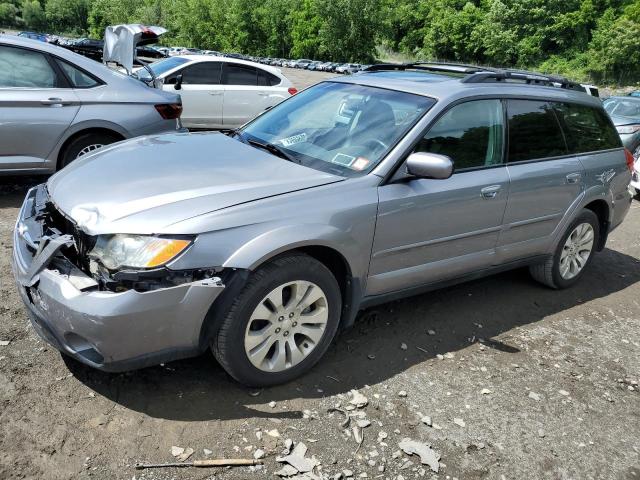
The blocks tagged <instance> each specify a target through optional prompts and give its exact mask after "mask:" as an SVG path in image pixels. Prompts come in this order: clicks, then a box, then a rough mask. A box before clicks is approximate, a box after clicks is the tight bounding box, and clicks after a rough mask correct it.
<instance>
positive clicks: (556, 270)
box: [529, 209, 600, 289]
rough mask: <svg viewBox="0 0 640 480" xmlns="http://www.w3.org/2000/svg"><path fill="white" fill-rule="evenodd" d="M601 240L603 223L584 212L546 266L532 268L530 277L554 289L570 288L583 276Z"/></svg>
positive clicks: (586, 211) (539, 265)
mask: <svg viewBox="0 0 640 480" xmlns="http://www.w3.org/2000/svg"><path fill="white" fill-rule="evenodd" d="M598 238H600V223H599V222H598V217H597V215H596V214H595V213H593V212H592V211H591V210H587V209H584V210H582V212H580V215H578V217H577V218H576V219H575V220H574V221H573V222H571V224H570V225H569V227H568V228H567V230H566V232H565V234H564V236H563V237H562V239H561V240H560V242H559V244H558V247H557V248H556V252H555V254H554V255H553V257H550V258H549V259H548V260H547V261H546V262H544V263H540V264H536V265H532V266H531V267H529V271H530V272H531V276H532V277H533V278H534V279H535V280H537V281H538V282H540V283H542V284H544V285H547V286H548V287H551V288H557V289H561V288H568V287H570V286H571V285H573V284H574V283H576V282H577V281H578V280H579V279H580V277H582V275H583V274H584V271H585V269H586V268H587V265H589V263H590V262H591V258H592V257H593V253H594V251H595V249H596V246H597V241H598Z"/></svg>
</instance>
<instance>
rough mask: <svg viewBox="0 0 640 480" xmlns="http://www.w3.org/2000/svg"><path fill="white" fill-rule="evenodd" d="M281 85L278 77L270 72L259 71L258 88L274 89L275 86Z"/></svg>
mask: <svg viewBox="0 0 640 480" xmlns="http://www.w3.org/2000/svg"><path fill="white" fill-rule="evenodd" d="M279 83H280V79H279V78H278V77H276V76H275V75H273V74H271V73H269V72H265V71H264V70H260V69H258V86H261V87H273V86H274V85H278V84H279Z"/></svg>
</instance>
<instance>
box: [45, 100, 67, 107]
mask: <svg viewBox="0 0 640 480" xmlns="http://www.w3.org/2000/svg"><path fill="white" fill-rule="evenodd" d="M40 103H41V104H42V105H51V106H54V107H55V106H57V107H61V106H63V105H69V104H70V103H71V102H65V101H64V100H62V99H61V98H47V99H45V100H40Z"/></svg>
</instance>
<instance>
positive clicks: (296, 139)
mask: <svg viewBox="0 0 640 480" xmlns="http://www.w3.org/2000/svg"><path fill="white" fill-rule="evenodd" d="M306 141H307V134H306V133H300V134H298V135H293V136H292V137H287V138H283V139H282V140H280V143H282V145H284V146H285V147H290V146H292V145H295V144H296V143H304V142H306Z"/></svg>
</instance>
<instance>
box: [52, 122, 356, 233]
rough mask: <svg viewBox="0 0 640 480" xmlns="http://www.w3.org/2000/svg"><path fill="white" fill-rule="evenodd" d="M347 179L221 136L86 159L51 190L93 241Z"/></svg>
mask: <svg viewBox="0 0 640 480" xmlns="http://www.w3.org/2000/svg"><path fill="white" fill-rule="evenodd" d="M341 180H343V178H342V177H339V176H335V175H331V174H328V173H323V172H320V171H317V170H314V169H311V168H307V167H303V166H301V165H298V164H295V163H292V162H289V161H287V160H284V159H282V158H279V157H276V156H274V155H271V154H270V153H268V152H265V151H262V150H260V149H256V148H254V147H251V146H249V145H246V144H244V143H242V142H240V141H238V140H235V139H232V138H229V137H227V136H226V135H223V134H220V133H198V134H179V133H176V134H167V135H158V136H149V137H140V138H136V139H133V140H128V141H125V142H121V143H118V144H115V145H112V146H109V147H104V148H102V149H101V150H99V151H97V152H96V153H95V154H92V155H89V156H88V157H86V158H80V159H78V160H76V161H74V162H73V163H72V164H71V165H69V166H68V167H66V168H64V169H63V170H61V171H60V172H58V173H57V174H56V175H54V176H53V177H51V179H50V180H49V182H48V184H47V189H48V191H49V195H50V198H51V200H52V202H53V203H54V204H55V205H56V207H57V208H58V209H59V210H60V211H61V212H62V213H63V214H64V215H66V216H67V217H69V218H70V219H71V220H73V222H75V223H76V224H77V226H78V227H79V228H80V229H82V230H83V231H84V232H85V233H87V234H89V235H98V234H106V233H140V234H152V233H162V232H163V229H164V228H166V227H168V226H170V225H172V224H175V223H177V222H180V221H182V220H185V219H187V218H192V217H195V216H198V215H203V214H206V213H210V212H213V211H216V210H220V209H224V208H227V207H231V206H234V205H238V204H241V203H247V202H251V201H255V200H259V199H261V198H267V197H272V196H275V195H282V194H284V193H288V192H293V191H296V190H302V189H307V188H312V187H317V186H320V185H326V184H329V183H334V182H338V181H341Z"/></svg>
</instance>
